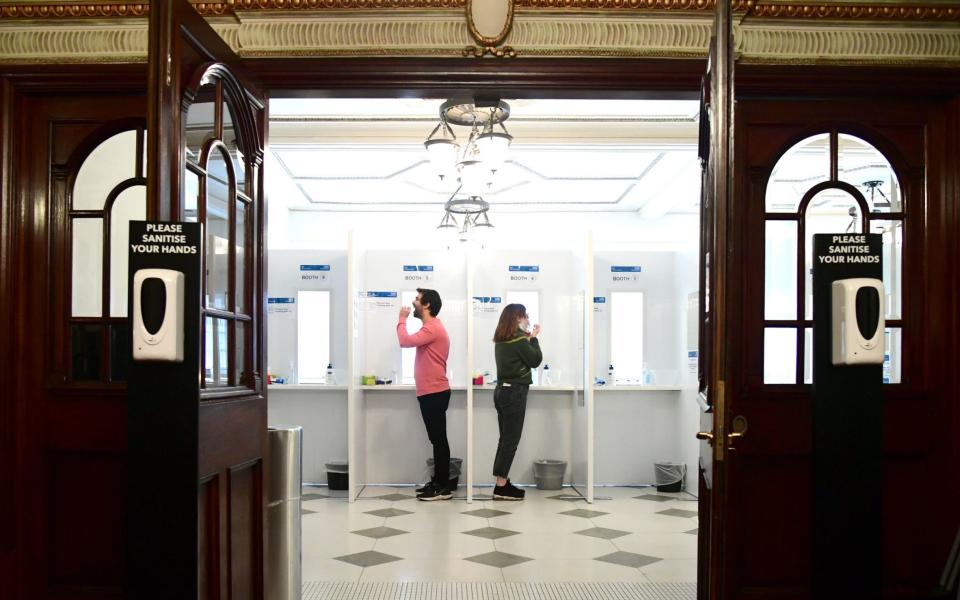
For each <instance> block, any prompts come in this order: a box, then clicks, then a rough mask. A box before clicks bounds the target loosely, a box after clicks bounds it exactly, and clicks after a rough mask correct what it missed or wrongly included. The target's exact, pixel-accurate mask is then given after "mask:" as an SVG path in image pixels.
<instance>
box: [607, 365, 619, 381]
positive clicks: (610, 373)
mask: <svg viewBox="0 0 960 600" xmlns="http://www.w3.org/2000/svg"><path fill="white" fill-rule="evenodd" d="M616 382H617V380H616V379H614V373H613V365H610V368H609V369H607V385H614V384H615V383H616Z"/></svg>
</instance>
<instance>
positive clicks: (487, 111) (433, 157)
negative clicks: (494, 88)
mask: <svg viewBox="0 0 960 600" xmlns="http://www.w3.org/2000/svg"><path fill="white" fill-rule="evenodd" d="M509 117H510V105H509V104H507V103H506V102H503V101H502V100H499V99H487V100H483V99H468V100H464V99H454V100H447V101H446V102H444V103H443V104H442V105H441V106H440V122H439V123H437V126H436V127H434V128H433V131H432V132H430V135H428V136H427V139H426V141H424V142H423V146H424V148H426V150H427V156H428V157H429V159H430V164H431V165H432V166H433V168H434V169H435V171H436V173H437V175H438V176H439V177H440V180H441V181H443V180H444V179H447V178H453V177H456V183H457V188H456V190H455V191H454V192H453V194H452V195H451V196H450V199H449V200H447V202H446V204H444V215H443V219H442V220H441V221H440V225H439V226H438V227H437V228H438V229H456V230H458V231H459V233H460V239H461V240H464V241H465V240H466V235H467V232H468V231H469V230H470V229H471V228H475V227H493V224H491V223H490V217H489V216H488V214H487V211H488V210H490V204H489V202H487V201H486V200H484V199H483V194H484V193H486V192H487V191H488V190H489V188H490V185H491V184H492V183H493V180H494V177H495V176H496V174H497V171H498V170H500V168H501V167H502V166H503V163H504V162H505V161H506V159H507V152H508V151H509V149H510V143H511V142H512V141H513V136H512V135H510V133H509V132H507V128H506V126H505V125H504V124H503V123H504V121H506V120H507V119H508V118H509ZM451 124H452V125H457V126H460V127H466V128H469V133H468V134H467V137H466V142H465V143H464V144H462V145H461V144H460V143H459V142H458V140H457V135H456V133H454V130H453V128H452V127H451ZM497 126H499V127H500V129H501V130H502V131H494V128H495V127H497ZM457 215H459V216H460V217H461V219H462V223H460V222H458V221H457Z"/></svg>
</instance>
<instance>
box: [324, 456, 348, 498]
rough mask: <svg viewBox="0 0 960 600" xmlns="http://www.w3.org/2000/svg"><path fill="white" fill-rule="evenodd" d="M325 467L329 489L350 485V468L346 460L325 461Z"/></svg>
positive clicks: (346, 487)
mask: <svg viewBox="0 0 960 600" xmlns="http://www.w3.org/2000/svg"><path fill="white" fill-rule="evenodd" d="M325 464H326V467H327V487H328V488H329V489H331V490H341V491H343V490H346V489H348V488H349V487H350V469H349V465H348V464H347V462H346V461H333V462H328V463H325Z"/></svg>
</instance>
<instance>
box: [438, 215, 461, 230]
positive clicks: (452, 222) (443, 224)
mask: <svg viewBox="0 0 960 600" xmlns="http://www.w3.org/2000/svg"><path fill="white" fill-rule="evenodd" d="M458 227H459V225H458V224H457V219H456V218H455V217H454V216H453V215H452V214H450V211H446V212H445V213H443V219H442V220H441V221H440V224H439V225H437V229H457V228H458Z"/></svg>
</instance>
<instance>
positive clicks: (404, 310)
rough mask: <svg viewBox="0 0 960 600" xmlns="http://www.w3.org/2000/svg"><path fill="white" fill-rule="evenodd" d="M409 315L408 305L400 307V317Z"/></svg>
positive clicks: (404, 317)
mask: <svg viewBox="0 0 960 600" xmlns="http://www.w3.org/2000/svg"><path fill="white" fill-rule="evenodd" d="M409 316H410V307H409V306H404V307H403V308H401V309H400V319H406V318H407V317H409Z"/></svg>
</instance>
